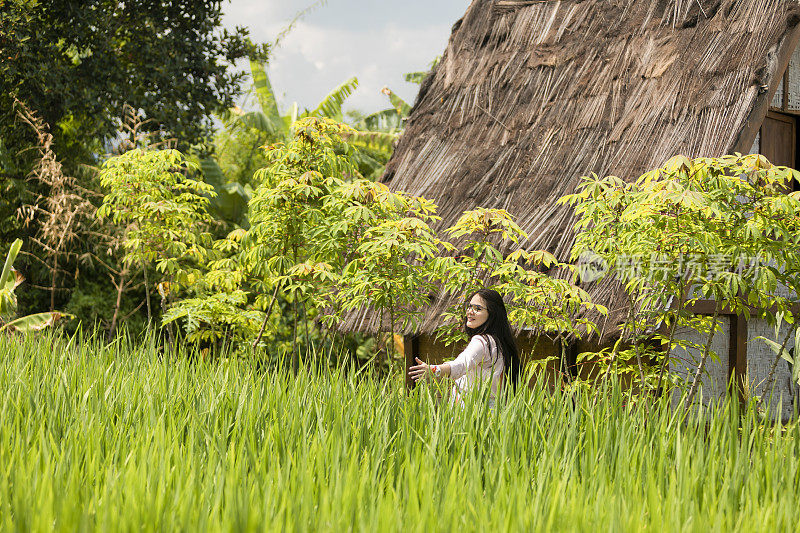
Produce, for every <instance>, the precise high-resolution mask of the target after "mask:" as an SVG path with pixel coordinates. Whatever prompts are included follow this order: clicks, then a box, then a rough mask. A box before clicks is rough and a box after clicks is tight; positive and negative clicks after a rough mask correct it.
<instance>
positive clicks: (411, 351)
mask: <svg viewBox="0 0 800 533" xmlns="http://www.w3.org/2000/svg"><path fill="white" fill-rule="evenodd" d="M403 356H404V359H405V362H406V364H405V368H406V389H407V390H411V389H413V388H414V385H415V384H416V383H415V382H414V380H413V379H411V376H409V375H408V370H409V368H411V367H412V366H413V365H414V363H415V362H414V359H415V358H416V357H419V335H404V336H403Z"/></svg>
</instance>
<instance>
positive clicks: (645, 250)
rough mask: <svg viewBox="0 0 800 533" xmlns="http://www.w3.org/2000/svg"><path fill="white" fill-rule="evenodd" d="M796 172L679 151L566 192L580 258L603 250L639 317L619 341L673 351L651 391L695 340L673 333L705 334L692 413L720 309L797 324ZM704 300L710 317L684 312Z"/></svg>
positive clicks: (748, 158)
mask: <svg viewBox="0 0 800 533" xmlns="http://www.w3.org/2000/svg"><path fill="white" fill-rule="evenodd" d="M797 177H798V173H797V171H795V170H792V169H788V168H785V167H776V166H773V165H772V164H770V163H769V162H768V161H767V160H766V159H765V158H764V157H763V156H761V155H757V154H752V155H745V156H742V155H740V154H736V155H730V156H724V157H721V158H696V159H693V160H690V159H688V158H686V157H683V156H676V157H674V158H672V159H670V160H669V161H667V163H666V164H665V165H664V166H663V167H660V168H658V169H655V170H652V171H650V172H648V173H646V174H644V175H643V176H641V177H640V178H639V179H638V180H636V181H635V182H633V183H625V182H624V181H622V180H620V179H619V178H616V177H613V176H610V177H606V178H598V177H596V176H591V177H588V178H584V182H583V183H582V185H581V186H580V187H579V191H578V192H577V193H575V194H572V195H568V196H565V197H564V198H562V199H561V201H562V202H565V203H568V204H570V205H572V206H574V208H575V212H576V214H577V215H578V223H577V228H578V229H579V232H578V235H577V237H576V242H575V247H574V249H573V256H574V258H578V257H579V256H580V255H581V254H585V253H592V254H596V255H597V256H598V257H600V258H601V259H602V260H603V261H604V262H605V263H606V264H607V265H609V266H610V268H611V270H610V272H611V275H614V276H616V277H617V278H619V279H620V280H621V281H622V282H623V283H624V284H625V290H626V292H627V293H628V295H629V298H630V313H629V316H628V320H627V321H626V323H625V325H624V326H623V328H622V337H621V338H620V343H618V346H620V345H621V343H622V341H623V340H624V341H626V342H628V343H630V344H632V345H634V346H635V347H636V346H643V341H644V339H645V338H647V339H651V340H652V339H655V340H656V341H657V342H660V343H662V344H663V346H664V347H665V352H664V355H663V356H660V357H659V363H658V366H657V367H656V372H651V373H650V378H652V379H650V380H647V382H646V383H642V386H643V390H645V391H648V390H653V389H655V390H659V389H660V388H661V386H662V383H663V381H664V380H665V378H666V374H667V373H668V366H669V362H670V360H671V357H672V355H673V351H674V350H675V348H676V347H679V346H683V347H685V348H688V347H691V346H689V345H688V343H686V342H685V341H683V340H679V339H677V338H676V330H677V328H683V327H690V328H694V329H696V330H699V331H702V332H705V334H706V340H705V342H704V343H703V344H702V346H694V348H695V349H699V350H700V351H701V356H700V359H699V361H698V363H697V367H696V368H695V369H694V371H693V376H692V379H691V381H690V383H689V384H688V391H689V392H688V394H687V396H686V404H685V405H686V407H687V408H688V407H689V406H690V405H691V403H692V401H693V399H694V397H695V395H696V393H697V391H698V387H699V384H700V381H701V376H702V374H703V373H704V371H705V368H706V365H707V361H708V358H709V357H713V356H714V354H713V352H712V350H711V344H712V342H713V339H714V335H715V334H716V332H718V331H719V326H720V324H719V316H720V312H721V310H722V309H726V308H727V309H730V310H731V311H732V312H735V313H737V314H741V315H743V316H746V317H750V316H751V315H754V316H759V317H762V318H765V319H766V320H767V321H768V322H770V323H772V324H774V323H775V322H776V321H777V319H778V317H779V316H780V317H783V320H785V321H787V322H789V323H790V324H792V323H794V320H795V317H794V316H793V314H792V311H791V305H790V304H791V302H792V301H797V298H798V294H800V292H798V289H799V288H800V287H798V282H797V279H798V274H800V253H798V250H797V245H798V243H799V242H800V231H798V230H800V227H798V216H797V215H798V213H800V201H798V200H799V199H798V193H789V194H787V191H788V190H790V187H789V185H790V183H791V181H792V179H797ZM698 298H706V299H711V300H713V301H715V303H716V305H715V309H714V312H713V314H712V315H711V317H697V316H694V315H691V314H690V313H689V312H688V311H687V305H688V304H690V303H693V302H695V301H696V300H697V299H698ZM787 338H788V335H787ZM616 350H617V347H615V351H616ZM636 353H637V354H638V351H636ZM778 357H780V354H778V355H777V356H776V358H778ZM613 360H614V357H613V354H612V358H611V362H612V364H613V362H614V361H613ZM637 361H638V363H639V364H640V366H641V358H639V359H638V360H637ZM641 378H642V381H643V382H645V381H646V380H645V376H644V375H642V376H641Z"/></svg>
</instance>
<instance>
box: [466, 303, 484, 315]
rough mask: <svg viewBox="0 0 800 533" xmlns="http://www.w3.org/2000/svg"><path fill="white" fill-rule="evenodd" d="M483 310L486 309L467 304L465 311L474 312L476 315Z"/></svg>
mask: <svg viewBox="0 0 800 533" xmlns="http://www.w3.org/2000/svg"><path fill="white" fill-rule="evenodd" d="M484 309H486V308H485V307H483V306H482V305H478V304H467V311H474V312H476V313H480V312H481V311H483V310H484Z"/></svg>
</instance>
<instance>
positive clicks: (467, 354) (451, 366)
mask: <svg viewBox="0 0 800 533" xmlns="http://www.w3.org/2000/svg"><path fill="white" fill-rule="evenodd" d="M485 348H486V345H485V344H484V341H483V339H481V337H480V336H478V335H476V336H474V337H472V340H470V342H469V344H468V345H467V347H466V348H465V349H464V351H463V352H461V353H460V354H458V357H456V358H455V360H453V361H448V362H447V363H442V364H440V365H429V364H428V363H426V362H424V361H423V360H421V359H420V358H419V357H415V358H414V359H415V360H416V361H417V364H416V365H414V366H412V367H411V368H409V369H408V375H409V376H411V379H413V380H414V381H419V380H420V379H422V378H424V377H425V376H426V375H433V374H434V373H435V372H436V369H437V368H438V369H439V375H440V376H445V377H450V378H453V379H458V378H460V377H461V376H463V375H464V374H466V373H467V369H468V368H470V367H472V366H474V365H476V364H478V363H479V362H480V361H481V360H482V359H483V356H484V350H485Z"/></svg>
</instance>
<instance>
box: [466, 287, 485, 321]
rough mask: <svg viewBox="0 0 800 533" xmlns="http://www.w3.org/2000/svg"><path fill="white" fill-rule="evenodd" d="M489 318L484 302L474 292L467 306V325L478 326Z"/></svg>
mask: <svg viewBox="0 0 800 533" xmlns="http://www.w3.org/2000/svg"><path fill="white" fill-rule="evenodd" d="M488 318H489V310H488V309H486V302H485V301H484V300H483V298H481V297H480V295H478V294H476V295H475V296H473V297H472V300H470V301H469V305H468V306H467V327H468V328H472V329H475V328H479V327H481V326H482V325H483V324H484V322H486V320H487V319H488Z"/></svg>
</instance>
